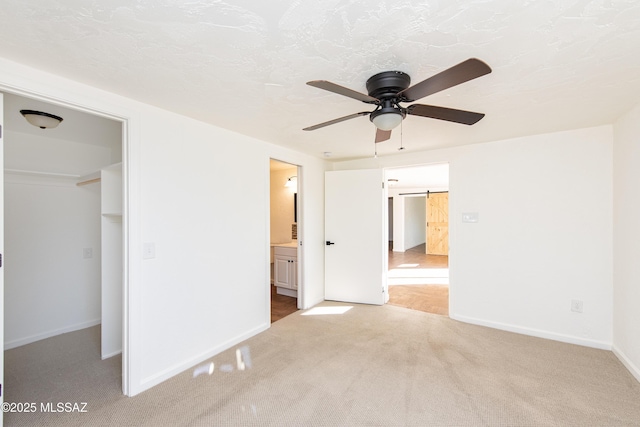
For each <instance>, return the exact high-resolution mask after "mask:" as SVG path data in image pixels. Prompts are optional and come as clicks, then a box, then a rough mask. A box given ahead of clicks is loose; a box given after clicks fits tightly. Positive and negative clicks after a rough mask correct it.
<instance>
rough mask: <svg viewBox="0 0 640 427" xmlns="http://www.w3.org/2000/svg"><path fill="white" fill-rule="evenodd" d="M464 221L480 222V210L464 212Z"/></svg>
mask: <svg viewBox="0 0 640 427" xmlns="http://www.w3.org/2000/svg"><path fill="white" fill-rule="evenodd" d="M462 222H473V223H475V222H478V212H462Z"/></svg>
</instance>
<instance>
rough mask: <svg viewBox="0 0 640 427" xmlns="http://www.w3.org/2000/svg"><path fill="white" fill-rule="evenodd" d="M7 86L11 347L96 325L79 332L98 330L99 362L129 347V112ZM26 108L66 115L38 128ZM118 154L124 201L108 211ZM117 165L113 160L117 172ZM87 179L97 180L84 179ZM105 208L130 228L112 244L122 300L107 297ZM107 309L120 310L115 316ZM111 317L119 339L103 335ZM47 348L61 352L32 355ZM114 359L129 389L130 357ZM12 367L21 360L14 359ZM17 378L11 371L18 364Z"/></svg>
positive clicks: (5, 294)
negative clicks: (107, 113) (125, 173)
mask: <svg viewBox="0 0 640 427" xmlns="http://www.w3.org/2000/svg"><path fill="white" fill-rule="evenodd" d="M3 93H4V97H3V98H4V102H3V105H4V112H5V123H4V125H5V126H4V129H3V131H4V132H3V133H4V135H3V136H4V138H3V144H4V147H3V148H4V153H5V157H4V160H5V162H4V167H3V169H4V175H5V176H6V177H7V179H6V180H5V185H4V186H3V194H2V197H3V199H5V204H4V209H3V211H2V216H3V220H4V230H5V235H6V238H5V249H6V252H7V253H6V254H5V255H9V259H10V262H9V265H8V266H5V267H6V269H5V277H6V280H5V287H4V292H3V297H4V299H5V301H6V303H7V304H6V305H5V311H4V318H5V332H6V335H5V337H4V340H3V348H4V349H12V348H16V349H18V348H20V349H21V354H23V353H24V351H23V350H25V349H28V348H42V345H33V346H32V344H37V343H38V342H41V341H44V340H57V339H67V338H68V337H69V336H70V335H72V334H76V332H81V331H84V330H95V331H96V332H95V333H90V334H79V336H83V337H89V338H88V339H92V340H95V339H97V340H98V341H97V343H96V344H95V345H96V346H97V349H98V353H97V354H98V358H99V359H98V362H99V361H100V359H106V358H108V357H110V356H114V355H116V354H119V353H121V352H122V351H123V348H122V346H123V339H122V331H123V327H122V322H123V302H122V297H121V296H122V292H123V289H122V288H123V281H122V279H123V277H125V274H124V273H123V262H122V261H123V244H122V236H123V231H122V225H123V222H122V193H123V191H122V190H123V180H122V162H123V160H124V161H126V159H124V158H123V152H124V151H125V150H124V149H123V147H124V146H125V141H126V140H125V139H124V138H125V137H124V133H123V126H124V122H123V121H120V120H116V119H114V118H110V117H104V116H100V115H98V114H96V113H93V112H87V111H81V110H78V109H76V108H73V107H71V106H67V105H63V104H60V103H56V102H54V101H49V100H42V99H39V98H38V99H36V98H32V97H31V96H30V94H28V93H13V92H10V91H6V92H3ZM21 109H30V110H37V111H44V112H48V113H51V114H55V115H58V116H60V117H62V118H63V121H62V122H61V123H60V125H59V126H58V127H56V128H55V129H54V128H51V129H38V128H35V127H33V126H32V125H30V124H28V123H27V122H26V120H25V119H24V118H23V117H22V115H21V114H20V110H21ZM113 164H119V171H118V177H119V179H118V180H116V182H117V183H118V184H117V189H116V190H117V195H116V196H114V197H115V199H116V200H117V201H118V202H120V203H119V207H120V209H119V210H116V209H113V210H111V211H110V212H105V211H103V210H102V209H101V206H104V202H103V200H101V199H102V196H103V192H102V191H101V189H100V185H101V184H100V183H99V181H100V180H101V175H100V171H101V169H105V168H106V167H107V166H109V165H113ZM116 169H117V168H116ZM114 170H115V169H113V168H112V169H111V175H113V174H114V173H115V172H114ZM83 179H84V181H83ZM83 182H84V183H85V184H87V185H82V183H83ZM116 204H117V203H116ZM106 214H108V218H107V215H106ZM105 218H107V220H108V221H109V222H110V223H113V224H116V223H117V224H118V228H119V230H120V232H119V234H118V236H116V239H115V243H114V245H113V246H112V249H111V252H113V251H115V252H116V255H115V257H114V256H110V257H109V260H110V261H108V262H115V264H116V266H115V267H114V268H115V270H114V271H109V272H108V273H110V274H111V276H114V277H116V278H117V279H119V280H117V286H118V288H116V289H115V291H117V292H118V295H119V296H120V298H118V297H117V296H116V298H115V299H114V300H113V301H111V302H112V304H114V305H112V306H108V305H107V306H105V305H104V302H105V296H104V293H103V282H104V277H103V275H102V271H101V270H102V267H101V265H104V264H106V263H105V261H104V259H103V256H104V255H106V253H107V252H108V250H107V249H105V247H104V238H103V236H104V231H103V228H102V225H101V223H102V222H103V221H104V220H105ZM5 258H6V257H5ZM114 258H115V261H114ZM108 295H111V294H109V293H108ZM114 310H115V312H114ZM103 314H104V315H107V316H110V317H111V320H107V321H105V319H104V317H103ZM25 319H27V320H26V321H25ZM105 323H112V324H113V325H112V328H111V329H112V330H113V331H115V333H116V334H117V335H116V337H115V340H116V343H115V344H114V345H113V346H112V347H111V348H105V347H104V342H100V336H101V335H102V337H103V338H104V337H105V336H110V335H111V334H110V333H108V332H107V333H105V331H104V328H102V329H103V331H102V332H101V331H100V329H101V326H100V325H105ZM76 335H77V334H76ZM63 336H64V338H61V337H63ZM112 338H113V337H112ZM112 341H113V340H112ZM9 351H11V350H9ZM31 356H33V357H31ZM94 356H95V355H94V354H92V355H91V357H94ZM39 357H41V358H42V359H43V360H49V361H50V360H52V359H53V357H52V355H48V354H31V355H30V360H37V359H38V358H39ZM118 358H119V357H118ZM22 359H24V358H22ZM109 363H110V364H111V365H114V366H116V368H115V371H114V372H113V376H114V377H116V378H119V377H120V376H122V383H121V386H122V391H123V393H125V394H126V380H127V373H126V370H125V367H126V361H125V358H123V363H122V368H121V367H120V363H118V364H113V363H111V362H109ZM22 367H23V368H29V367H28V366H26V367H25V366H24V365H23V366H22ZM6 368H7V369H11V367H10V366H9V365H7V367H6ZM52 368H54V369H55V366H52ZM7 378H8V379H9V378H11V375H10V372H8V375H7ZM50 379H52V378H50ZM43 381H45V382H47V381H48V380H47V379H46V378H43ZM50 383H53V381H50ZM31 386H32V387H33V386H34V385H33V384H32V385H31ZM12 389H14V388H12Z"/></svg>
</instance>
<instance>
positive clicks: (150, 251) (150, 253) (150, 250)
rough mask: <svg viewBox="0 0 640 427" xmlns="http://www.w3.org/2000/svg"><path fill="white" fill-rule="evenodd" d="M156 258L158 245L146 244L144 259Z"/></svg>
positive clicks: (144, 246) (143, 252) (143, 249)
mask: <svg viewBox="0 0 640 427" xmlns="http://www.w3.org/2000/svg"><path fill="white" fill-rule="evenodd" d="M155 257H156V244H155V243H151V242H149V243H145V244H144V245H143V248H142V259H153V258H155Z"/></svg>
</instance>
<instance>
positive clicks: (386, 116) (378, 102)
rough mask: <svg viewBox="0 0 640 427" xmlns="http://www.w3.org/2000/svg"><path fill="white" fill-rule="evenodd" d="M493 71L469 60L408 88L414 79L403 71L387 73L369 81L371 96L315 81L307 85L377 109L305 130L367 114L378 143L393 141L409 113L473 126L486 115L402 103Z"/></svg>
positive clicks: (475, 60) (368, 90)
mask: <svg viewBox="0 0 640 427" xmlns="http://www.w3.org/2000/svg"><path fill="white" fill-rule="evenodd" d="M490 72H491V68H490V67H489V66H488V65H487V64H485V63H484V62H482V61H480V60H479V59H476V58H470V59H467V60H466V61H463V62H461V63H459V64H458V65H454V66H453V67H451V68H449V69H447V70H444V71H442V72H440V73H438V74H436V75H435V76H432V77H429V78H428V79H426V80H423V81H421V82H420V83H417V84H415V85H413V86H411V87H409V85H410V84H411V78H410V77H409V75H408V74H406V73H403V72H402V71H384V72H382V73H378V74H376V75H374V76H372V77H370V78H369V79H368V80H367V83H366V87H367V92H368V93H369V94H368V95H365V94H364V93H360V92H357V91H355V90H351V89H349V88H346V87H343V86H340V85H337V84H335V83H331V82H329V81H327V80H313V81H310V82H307V84H308V85H310V86H314V87H317V88H320V89H324V90H328V91H329V92H333V93H337V94H338V95H344V96H348V97H349V98H353V99H357V100H358V101H362V102H364V103H366V104H373V105H375V106H376V109H375V110H373V111H362V112H359V113H355V114H350V115H348V116H344V117H339V118H337V119H333V120H329V121H328V122H324V123H320V124H317V125H314V126H309V127H306V128H304V129H303V130H316V129H319V128H322V127H325V126H329V125H333V124H336V123H340V122H343V121H345V120H350V119H354V118H356V117H360V116H367V115H368V116H369V119H370V120H371V121H372V122H373V124H374V125H375V126H376V139H375V141H376V142H382V141H386V140H388V139H389V138H391V130H392V129H393V128H395V127H396V126H398V125H399V124H400V122H402V120H403V119H404V118H405V117H406V115H407V114H410V115H413V116H421V117H429V118H432V119H439V120H447V121H450V122H455V123H462V124H465V125H472V124H474V123H477V122H478V121H479V120H480V119H482V118H483V117H484V114H482V113H474V112H472V111H464V110H456V109H452V108H445V107H437V106H434V105H423V104H412V105H409V106H407V107H402V106H401V105H400V103H401V102H413V101H415V100H418V99H420V98H424V97H425V96H428V95H432V94H434V93H436V92H440V91H441V90H444V89H448V88H450V87H453V86H456V85H459V84H461V83H464V82H467V81H469V80H473V79H475V78H477V77H480V76H484V75H485V74H489V73H490Z"/></svg>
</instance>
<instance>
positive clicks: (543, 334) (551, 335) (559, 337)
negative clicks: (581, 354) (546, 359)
mask: <svg viewBox="0 0 640 427" xmlns="http://www.w3.org/2000/svg"><path fill="white" fill-rule="evenodd" d="M449 317H451V318H452V319H454V320H458V321H460V322H465V323H471V324H473V325H479V326H486V327H489V328H493V329H499V330H501V331H508V332H515V333H517V334H522V335H529V336H532V337H538V338H545V339H548V340H553V341H560V342H566V343H568V344H576V345H581V346H584V347H592V348H598V349H601V350H611V347H612V345H611V343H610V342H605V341H597V340H592V339H586V338H580V337H576V336H572V335H564V334H558V333H555V332H549V331H543V330H540V329H533V328H525V327H522V326H515V325H509V324H506V323H500V322H492V321H487V320H482V319H476V318H473V317H467V316H460V315H455V314H450V315H449Z"/></svg>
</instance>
